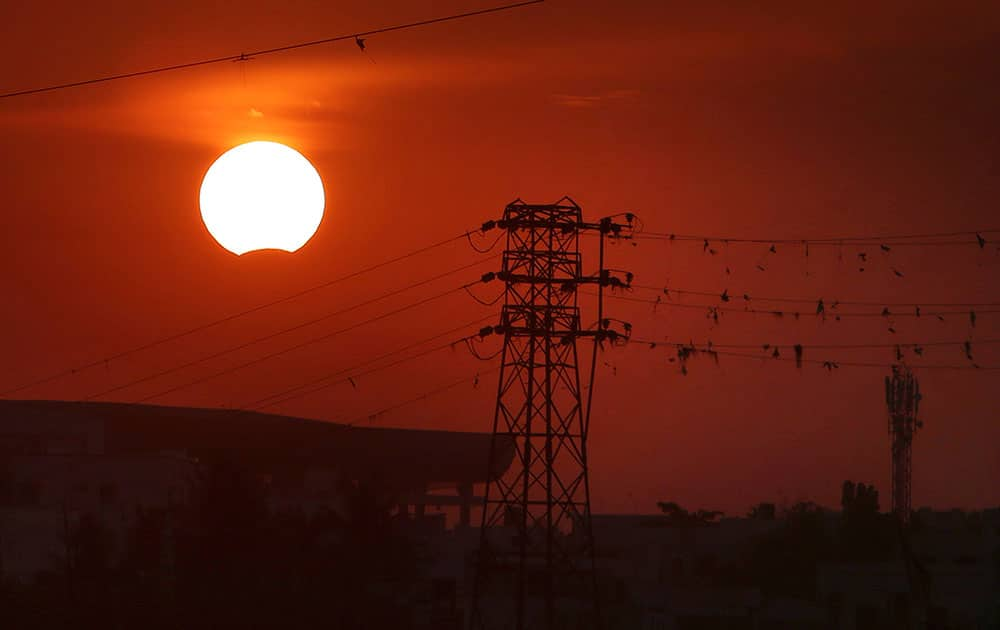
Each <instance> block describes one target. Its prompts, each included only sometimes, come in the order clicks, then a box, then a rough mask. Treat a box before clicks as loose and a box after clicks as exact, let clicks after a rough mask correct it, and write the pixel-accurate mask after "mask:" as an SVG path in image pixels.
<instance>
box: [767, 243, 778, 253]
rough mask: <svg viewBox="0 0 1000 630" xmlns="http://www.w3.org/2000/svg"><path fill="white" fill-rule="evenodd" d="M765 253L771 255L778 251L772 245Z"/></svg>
mask: <svg viewBox="0 0 1000 630" xmlns="http://www.w3.org/2000/svg"><path fill="white" fill-rule="evenodd" d="M767 251H769V252H771V253H772V254H777V253H778V249H777V248H776V247H775V246H774V245H771V247H770V248H769V249H768V250H767Z"/></svg>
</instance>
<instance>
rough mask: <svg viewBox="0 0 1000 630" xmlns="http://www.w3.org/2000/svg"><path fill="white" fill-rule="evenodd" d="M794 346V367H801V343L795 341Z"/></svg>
mask: <svg viewBox="0 0 1000 630" xmlns="http://www.w3.org/2000/svg"><path fill="white" fill-rule="evenodd" d="M794 348H795V367H797V368H801V367H802V344H800V343H797V344H795V346H794Z"/></svg>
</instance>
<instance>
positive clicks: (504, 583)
mask: <svg viewBox="0 0 1000 630" xmlns="http://www.w3.org/2000/svg"><path fill="white" fill-rule="evenodd" d="M626 216H627V217H628V224H626V225H622V224H618V223H614V222H613V221H612V220H611V219H610V218H607V219H602V220H601V221H600V222H599V223H585V222H584V221H583V217H582V211H581V210H580V207H579V206H578V205H577V204H576V203H575V202H574V201H573V200H572V199H570V198H568V197H564V198H563V199H561V200H560V201H558V202H557V203H555V204H547V205H531V204H526V203H524V202H523V201H521V200H517V201H514V202H512V203H511V204H509V205H508V206H507V207H506V208H505V210H504V213H503V218H502V219H501V220H500V221H497V222H496V223H495V226H496V227H499V228H500V229H502V230H505V231H506V233H507V234H506V239H507V244H506V248H505V251H504V253H503V263H502V268H501V271H500V273H498V274H497V278H498V279H500V280H501V281H503V282H504V283H505V294H504V306H503V310H502V312H501V316H500V323H499V325H498V326H496V327H495V328H494V331H493V332H495V333H496V334H501V335H503V338H504V344H503V350H502V361H501V367H500V379H499V383H498V387H497V403H496V411H495V414H494V419H493V448H491V449H490V453H491V457H492V454H493V453H495V449H496V448H497V447H498V445H499V443H500V441H501V440H502V441H503V442H505V443H513V444H514V449H515V453H514V461H513V464H512V465H511V467H510V468H509V469H508V470H507V472H506V473H504V474H503V475H501V476H499V477H493V478H491V480H490V481H489V482H488V483H487V487H486V491H485V497H484V501H483V517H482V529H481V532H480V548H479V553H478V556H477V558H478V562H477V568H476V577H475V586H474V592H473V609H472V617H471V622H472V627H473V628H476V629H492V628H516V629H517V630H524V629H526V628H547V629H550V628H554V627H573V628H585V627H597V626H598V625H599V624H600V608H599V604H598V601H599V597H598V591H597V580H596V574H595V567H594V541H593V531H592V527H591V513H590V479H589V474H588V469H587V435H588V429H589V420H590V400H591V397H592V395H593V391H594V390H593V378H594V366H595V365H596V359H597V351H598V347H599V346H600V345H602V344H603V343H605V342H608V343H614V342H616V341H623V340H624V339H625V338H626V337H627V335H628V328H629V327H628V325H627V324H625V325H624V326H625V330H624V331H623V332H618V331H617V330H615V329H614V326H613V325H612V321H611V320H608V319H605V318H604V314H603V293H604V289H605V288H606V287H623V286H625V285H626V282H622V280H620V279H619V278H616V277H613V276H612V274H611V273H610V272H609V271H607V270H605V269H604V248H605V242H606V240H607V238H608V237H614V236H619V235H621V232H622V230H623V229H629V228H630V227H631V219H632V217H631V215H626ZM489 227H493V224H492V222H491V223H488V224H487V225H485V226H484V228H489ZM585 231H593V232H596V233H597V234H598V236H599V238H600V243H599V247H600V250H599V251H600V269H599V271H598V273H597V275H594V276H586V275H584V273H583V270H582V258H581V254H580V249H579V238H580V234H581V233H582V232H585ZM630 279H631V276H629V280H630ZM588 284H592V285H595V286H596V287H597V296H598V298H597V299H598V313H597V325H596V326H595V327H593V328H592V329H588V330H584V329H583V328H582V327H581V325H580V309H579V307H578V305H577V289H578V288H579V287H580V285H588ZM580 338H590V339H592V340H593V341H594V354H593V357H592V360H591V371H590V389H589V392H588V394H587V397H588V402H587V407H586V408H584V406H583V400H582V395H581V394H582V391H581V385H580V371H579V364H578V355H577V343H576V342H577V340H578V339H580ZM489 470H490V471H493V462H490V467H489Z"/></svg>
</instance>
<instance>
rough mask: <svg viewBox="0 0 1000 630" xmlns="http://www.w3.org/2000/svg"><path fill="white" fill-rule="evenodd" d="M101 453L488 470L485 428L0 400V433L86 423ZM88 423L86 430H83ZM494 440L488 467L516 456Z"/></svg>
mask: <svg viewBox="0 0 1000 630" xmlns="http://www.w3.org/2000/svg"><path fill="white" fill-rule="evenodd" d="M98 426H99V427H101V431H102V433H103V440H102V441H103V450H104V452H105V453H106V454H121V453H137V452H162V451H185V452H187V453H189V454H191V455H193V456H195V457H198V458H201V459H206V460H213V459H219V458H226V459H233V460H236V461H240V462H245V463H246V464H247V465H253V466H278V467H288V466H293V467H295V466H301V467H329V468H334V469H336V470H339V471H342V472H344V473H345V474H348V475H350V476H353V477H357V478H368V479H379V480H383V481H385V482H389V483H393V484H396V483H404V484H405V485H410V484H411V483H413V482H419V483H435V482H437V483H442V482H444V483H451V482H457V483H469V482H472V483H475V482H483V481H485V480H486V478H487V467H488V465H489V464H488V462H489V452H490V443H491V437H492V436H491V435H490V434H488V433H465V432H456V431H431V430H419V429H394V428H377V427H361V426H348V425H344V424H337V423H334V422H325V421H322V420H311V419H306V418H297V417H293V416H284V415H276V414H267V413H260V412H256V411H245V410H241V409H206V408H196V407H168V406H160V405H141V404H130V403H113V402H74V401H58V400H0V434H10V433H11V432H16V433H35V431H34V430H33V429H35V428H37V429H38V430H37V434H38V435H40V436H42V435H46V434H52V433H56V432H62V431H66V432H74V431H87V430H93V429H94V428H96V427H98ZM88 427H89V429H88ZM513 457H514V443H513V441H512V440H511V439H509V438H507V437H506V436H501V438H500V439H499V440H498V442H497V449H496V456H495V457H494V466H493V471H492V473H491V474H492V476H496V474H498V473H502V472H503V471H506V470H507V468H508V467H509V466H510V464H511V462H512V461H513Z"/></svg>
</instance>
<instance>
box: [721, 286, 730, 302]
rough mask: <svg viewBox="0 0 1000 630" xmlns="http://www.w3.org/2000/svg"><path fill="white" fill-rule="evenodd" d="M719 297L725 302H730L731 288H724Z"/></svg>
mask: <svg viewBox="0 0 1000 630" xmlns="http://www.w3.org/2000/svg"><path fill="white" fill-rule="evenodd" d="M719 298H720V299H721V300H722V301H723V302H728V301H729V289H723V290H722V295H720V296H719Z"/></svg>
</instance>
